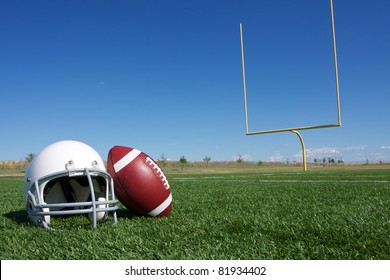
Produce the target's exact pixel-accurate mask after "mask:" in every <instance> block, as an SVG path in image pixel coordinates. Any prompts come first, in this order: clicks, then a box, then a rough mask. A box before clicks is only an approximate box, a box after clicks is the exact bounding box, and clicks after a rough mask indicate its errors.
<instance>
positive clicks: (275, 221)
mask: <svg viewBox="0 0 390 280" xmlns="http://www.w3.org/2000/svg"><path fill="white" fill-rule="evenodd" d="M168 179H169V181H170V185H171V188H172V194H173V211H172V213H171V216H170V217H168V218H143V217H134V216H133V215H132V214H131V213H130V212H129V211H128V210H126V209H125V208H123V207H122V206H121V209H120V210H119V211H118V224H117V225H113V224H112V223H113V219H112V217H110V218H109V219H108V220H107V221H106V222H103V223H99V224H98V227H97V229H96V230H92V229H91V227H90V224H89V220H88V218H86V217H85V216H76V217H75V216H74V217H68V218H52V226H53V228H55V229H56V231H46V230H43V229H39V228H35V227H32V226H30V225H29V224H28V223H27V219H26V213H25V210H24V199H23V186H22V184H23V180H22V178H0V193H1V196H0V202H1V205H2V206H1V210H0V211H1V223H0V230H1V236H2V242H1V243H0V244H1V245H0V258H1V259H3V260H4V259H149V260H150V259H165V260H168V259H206V260H209V259H222V260H227V259H246V260H250V259H272V260H279V259H296V260H301V259H303V260H305V259H323V260H329V259H336V260H340V259H346V260H355V259H356V260H357V259H375V260H378V259H385V260H388V259H390V172H389V170H356V171H343V170H340V171H338V170H333V169H332V170H329V171H327V169H324V171H315V172H312V171H310V170H309V171H308V172H305V173H303V172H292V173H289V172H284V173H282V172H275V173H235V174H207V175H206V174H190V175H185V174H175V175H168Z"/></svg>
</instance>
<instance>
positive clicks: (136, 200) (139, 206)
mask: <svg viewBox="0 0 390 280" xmlns="http://www.w3.org/2000/svg"><path fill="white" fill-rule="evenodd" d="M107 171H108V173H109V174H110V175H111V177H112V178H113V180H114V189H115V195H116V196H117V198H118V200H119V201H120V202H121V203H122V204H123V205H124V206H125V207H126V208H127V209H129V210H130V211H132V212H133V213H134V214H136V215H141V216H152V217H165V216H168V215H169V214H170V212H171V210H172V194H171V189H170V186H169V183H168V180H167V178H166V176H165V174H164V173H163V171H162V169H161V168H160V166H159V165H158V164H157V162H156V161H155V160H153V159H152V158H151V157H149V156H148V155H147V154H145V153H143V152H141V151H139V150H137V149H134V148H130V147H123V146H115V147H113V148H111V149H110V151H109V153H108V159H107Z"/></svg>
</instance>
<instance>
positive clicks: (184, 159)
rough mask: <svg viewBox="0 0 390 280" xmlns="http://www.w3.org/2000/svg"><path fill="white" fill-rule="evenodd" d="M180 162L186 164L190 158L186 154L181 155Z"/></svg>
mask: <svg viewBox="0 0 390 280" xmlns="http://www.w3.org/2000/svg"><path fill="white" fill-rule="evenodd" d="M179 162H180V163H181V164H183V165H184V164H186V163H187V162H188V160H187V158H186V157H185V156H181V157H180V159H179Z"/></svg>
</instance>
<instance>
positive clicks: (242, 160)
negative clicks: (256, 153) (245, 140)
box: [236, 155, 244, 163]
mask: <svg viewBox="0 0 390 280" xmlns="http://www.w3.org/2000/svg"><path fill="white" fill-rule="evenodd" d="M236 162H237V163H242V162H244V159H243V158H242V155H238V158H237V160H236Z"/></svg>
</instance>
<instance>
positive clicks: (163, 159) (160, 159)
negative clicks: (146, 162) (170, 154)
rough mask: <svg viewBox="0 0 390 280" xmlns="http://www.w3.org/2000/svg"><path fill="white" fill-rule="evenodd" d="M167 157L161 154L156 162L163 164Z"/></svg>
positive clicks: (165, 162)
mask: <svg viewBox="0 0 390 280" xmlns="http://www.w3.org/2000/svg"><path fill="white" fill-rule="evenodd" d="M167 160H168V159H167V158H166V156H165V155H164V154H161V156H160V158H159V159H158V160H157V161H158V163H159V164H160V165H162V166H165V165H166V164H167Z"/></svg>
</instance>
